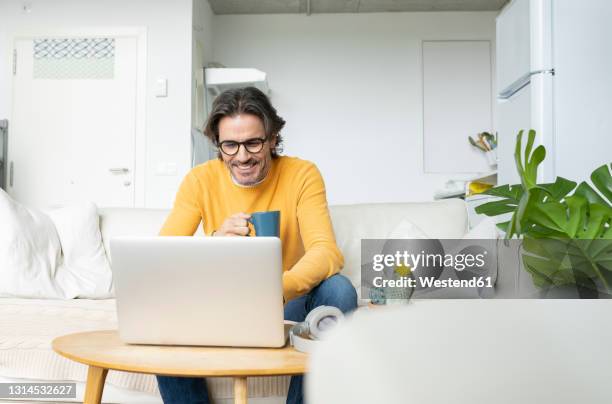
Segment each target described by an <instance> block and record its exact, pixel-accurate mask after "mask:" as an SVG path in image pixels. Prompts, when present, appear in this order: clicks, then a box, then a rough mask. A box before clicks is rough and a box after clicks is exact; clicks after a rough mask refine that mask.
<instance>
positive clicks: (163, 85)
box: [155, 79, 168, 97]
mask: <svg viewBox="0 0 612 404" xmlns="http://www.w3.org/2000/svg"><path fill="white" fill-rule="evenodd" d="M155 96H156V97H167V96H168V80H167V79H157V82H156V83H155Z"/></svg>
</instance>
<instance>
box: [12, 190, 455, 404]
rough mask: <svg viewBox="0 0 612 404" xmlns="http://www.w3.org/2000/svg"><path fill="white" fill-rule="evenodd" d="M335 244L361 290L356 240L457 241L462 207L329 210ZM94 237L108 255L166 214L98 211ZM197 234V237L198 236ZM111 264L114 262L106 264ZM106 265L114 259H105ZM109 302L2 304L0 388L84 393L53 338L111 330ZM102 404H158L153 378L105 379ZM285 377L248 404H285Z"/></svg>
mask: <svg viewBox="0 0 612 404" xmlns="http://www.w3.org/2000/svg"><path fill="white" fill-rule="evenodd" d="M330 211H331V216H332V221H333V225H334V230H335V233H336V239H337V242H338V245H339V247H340V249H341V250H342V252H343V254H344V256H345V267H344V269H343V271H342V273H343V274H344V275H346V276H348V277H349V278H350V279H351V281H352V282H353V284H354V285H355V287H356V288H358V289H359V288H360V258H361V257H360V243H361V239H362V238H386V237H388V235H389V234H390V232H391V231H393V229H394V228H395V227H396V225H397V224H398V223H399V222H401V221H403V220H409V221H411V222H413V223H414V224H415V225H416V226H418V227H419V228H420V229H422V230H423V232H425V233H426V234H427V235H428V236H430V237H435V238H461V237H462V236H463V235H464V234H465V232H466V230H467V212H466V206H465V204H464V202H463V201H461V200H446V201H440V202H423V203H395V204H367V205H366V204H363V205H345V206H332V207H330ZM99 213H100V229H101V233H102V238H103V242H104V246H105V248H106V251H107V254H108V251H109V240H110V238H111V237H113V236H117V235H156V234H157V233H158V231H159V229H160V228H161V225H162V223H163V222H164V220H165V218H166V216H167V214H168V211H167V210H157V209H131V208H105V209H100V210H99ZM196 234H201V229H198V232H197V233H196ZM109 258H112V257H109ZM111 261H112V259H111ZM114 308H115V304H114V300H113V299H108V300H86V299H77V300H70V301H53V300H32V299H7V298H2V299H0V382H2V381H11V380H23V379H30V380H63V379H67V380H77V381H79V391H80V392H81V391H83V383H82V382H83V381H84V380H85V377H86V369H85V367H84V366H83V365H80V364H77V363H74V362H71V361H69V360H67V359H64V358H61V357H59V356H58V355H56V354H55V353H53V352H52V351H51V349H50V342H51V340H52V339H53V338H54V337H55V336H58V335H61V334H65V333H68V332H76V331H81V330H83V331H84V330H91V329H111V328H116V326H117V324H116V314H115V310H114ZM106 386H107V387H106V388H105V395H104V397H103V400H104V401H105V402H126V403H159V402H161V401H160V399H159V393H158V392H157V386H156V383H155V379H154V377H153V376H151V375H140V374H127V373H123V372H113V371H111V372H109V376H108V378H107V383H106ZM210 386H211V390H212V393H213V396H214V397H216V402H217V403H225V402H231V401H228V400H230V398H231V396H232V384H231V382H230V381H229V380H227V379H214V380H213V379H211V380H210ZM287 387H288V378H287V377H270V378H253V379H250V381H249V394H250V396H251V397H255V399H253V400H252V401H251V402H252V403H283V402H284V400H285V398H284V397H285V394H286V390H287Z"/></svg>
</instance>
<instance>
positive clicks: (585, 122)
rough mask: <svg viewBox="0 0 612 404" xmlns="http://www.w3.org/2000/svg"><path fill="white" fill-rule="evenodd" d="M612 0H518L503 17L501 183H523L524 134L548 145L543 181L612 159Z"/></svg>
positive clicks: (575, 175)
mask: <svg viewBox="0 0 612 404" xmlns="http://www.w3.org/2000/svg"><path fill="white" fill-rule="evenodd" d="M610 21H612V1H610V0H588V1H584V0H512V1H510V2H509V3H508V4H507V5H506V6H505V7H504V8H503V9H502V11H501V12H500V14H499V15H498V17H497V19H496V73H497V76H496V83H497V101H498V105H497V132H498V136H499V139H498V143H499V146H498V160H499V161H498V183H499V184H507V183H511V184H514V183H519V182H520V180H519V176H518V174H517V170H516V164H515V161H514V148H515V141H516V135H517V133H518V131H519V130H520V129H525V130H528V129H535V130H536V132H537V138H536V144H542V145H544V146H545V147H546V152H547V155H546V159H545V160H544V162H543V163H542V165H541V166H540V170H539V173H538V181H539V182H553V181H554V180H555V178H556V177H557V176H562V177H565V178H568V179H570V180H574V181H577V182H580V181H582V180H585V179H588V177H589V175H590V173H591V172H592V171H593V170H594V169H595V168H597V167H599V166H600V165H602V164H606V163H610V162H611V161H612V24H610Z"/></svg>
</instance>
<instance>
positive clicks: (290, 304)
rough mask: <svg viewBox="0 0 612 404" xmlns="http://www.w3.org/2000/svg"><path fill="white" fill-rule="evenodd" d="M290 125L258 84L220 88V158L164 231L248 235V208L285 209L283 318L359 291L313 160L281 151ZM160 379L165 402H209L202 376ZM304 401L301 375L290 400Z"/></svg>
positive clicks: (193, 183)
mask: <svg viewBox="0 0 612 404" xmlns="http://www.w3.org/2000/svg"><path fill="white" fill-rule="evenodd" d="M284 125H285V121H284V120H283V119H282V118H281V117H280V116H278V114H277V112H276V109H274V107H273V106H272V104H271V103H270V100H269V99H268V97H267V96H266V95H265V94H264V93H262V92H261V91H259V90H258V89H256V88H254V87H246V88H240V89H232V90H227V91H225V92H223V93H222V94H220V95H219V96H218V97H217V98H216V99H215V102H214V104H213V108H212V111H211V113H210V116H209V118H208V121H207V124H206V128H205V134H206V136H207V137H209V138H210V140H211V141H212V143H213V144H214V145H215V146H217V148H218V149H219V155H218V157H219V158H218V159H217V160H211V161H208V162H206V163H204V164H201V165H199V166H196V167H194V168H193V169H192V170H191V171H190V172H189V173H188V174H187V176H186V177H185V178H184V180H183V182H182V184H181V186H180V188H179V191H178V194H177V196H176V200H175V202H174V207H173V209H172V212H171V213H170V215H169V217H168V219H167V220H166V222H165V223H164V226H163V228H162V229H161V231H160V235H167V236H172V235H174V236H185V235H189V236H191V235H193V234H194V232H195V231H196V229H197V227H198V225H199V224H200V221H202V222H203V227H204V231H205V233H206V234H208V235H211V236H215V237H222V236H246V235H248V234H249V227H248V222H247V219H249V218H250V213H252V212H256V211H271V210H279V211H280V212H281V225H280V238H281V240H282V252H283V300H284V302H285V319H287V320H293V321H304V319H305V318H306V315H307V314H308V313H309V312H310V311H311V310H313V309H314V308H315V307H318V306H322V305H326V306H335V307H338V308H339V309H340V310H342V311H343V312H345V313H346V312H349V311H352V310H354V309H355V308H356V307H357V294H356V292H355V289H354V288H353V286H352V284H351V283H350V282H349V280H348V279H347V278H345V277H344V276H342V275H340V274H339V273H338V272H339V271H340V269H341V268H342V265H343V257H342V254H341V252H340V250H339V249H338V247H337V246H336V241H335V237H334V231H333V228H332V224H331V220H330V217H329V210H328V207H327V199H326V195H325V185H324V183H323V178H322V177H321V174H320V173H319V170H318V169H317V167H316V166H315V165H314V164H313V163H311V162H308V161H305V160H301V159H298V158H295V157H286V156H280V155H279V153H280V151H281V144H282V141H283V139H282V136H281V134H280V131H281V130H282V128H283V127H284ZM204 309H205V308H204ZM157 380H158V384H159V389H160V392H161V395H162V398H163V399H164V403H209V400H208V392H207V388H206V383H205V381H204V380H203V379H198V378H181V377H168V376H158V377H157ZM302 402H303V397H302V377H301V376H295V377H293V378H292V379H291V384H290V386H289V394H288V396H287V403H302Z"/></svg>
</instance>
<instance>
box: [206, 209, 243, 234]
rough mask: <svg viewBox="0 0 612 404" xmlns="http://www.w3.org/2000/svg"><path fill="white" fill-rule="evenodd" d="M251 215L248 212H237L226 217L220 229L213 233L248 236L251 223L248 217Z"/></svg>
mask: <svg viewBox="0 0 612 404" xmlns="http://www.w3.org/2000/svg"><path fill="white" fill-rule="evenodd" d="M250 218H251V215H249V214H247V213H235V214H233V215H231V216H230V217H228V218H227V219H225V222H223V224H222V225H221V227H220V228H219V230H217V231H215V233H214V234H213V235H214V236H215V237H216V236H248V234H249V231H250V230H249V227H248V225H249V223H248V222H247V219H250Z"/></svg>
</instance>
